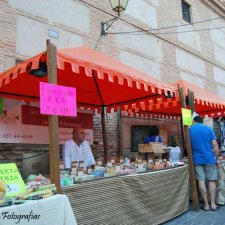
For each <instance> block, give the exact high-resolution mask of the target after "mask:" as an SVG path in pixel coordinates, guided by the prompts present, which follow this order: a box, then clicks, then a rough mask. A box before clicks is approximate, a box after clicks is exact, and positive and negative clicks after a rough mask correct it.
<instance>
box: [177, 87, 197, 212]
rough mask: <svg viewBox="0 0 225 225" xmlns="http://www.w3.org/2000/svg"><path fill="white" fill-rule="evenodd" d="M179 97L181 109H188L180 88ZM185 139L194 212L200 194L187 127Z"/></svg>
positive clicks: (186, 127)
mask: <svg viewBox="0 0 225 225" xmlns="http://www.w3.org/2000/svg"><path fill="white" fill-rule="evenodd" d="M179 96H180V103H181V107H182V108H185V109H186V101H185V96H184V92H183V89H182V88H179ZM184 138H185V146H186V149H187V154H188V168H189V174H190V180H191V188H192V199H193V208H194V210H198V209H199V202H198V192H197V186H196V180H195V171H194V164H193V158H192V149H191V140H190V133H189V127H188V126H187V125H184Z"/></svg>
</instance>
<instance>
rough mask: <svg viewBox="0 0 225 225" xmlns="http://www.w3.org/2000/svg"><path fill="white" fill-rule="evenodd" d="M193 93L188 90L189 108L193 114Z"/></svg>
mask: <svg viewBox="0 0 225 225" xmlns="http://www.w3.org/2000/svg"><path fill="white" fill-rule="evenodd" d="M194 101H195V100H194V92H193V91H190V90H188V102H189V106H190V108H191V112H192V114H193V112H194V111H195V104H194Z"/></svg>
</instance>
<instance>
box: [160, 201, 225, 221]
mask: <svg viewBox="0 0 225 225" xmlns="http://www.w3.org/2000/svg"><path fill="white" fill-rule="evenodd" d="M163 225H225V206H220V208H219V209H218V210H217V211H204V210H202V209H200V210H199V211H193V210H192V205H191V204H190V210H188V211H187V212H185V213H183V214H182V215H180V216H178V217H176V218H174V219H172V220H170V221H168V222H166V223H163Z"/></svg>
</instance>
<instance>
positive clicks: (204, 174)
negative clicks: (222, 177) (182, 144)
mask: <svg viewBox="0 0 225 225" xmlns="http://www.w3.org/2000/svg"><path fill="white" fill-rule="evenodd" d="M190 139H191V147H192V154H193V163H194V167H195V176H196V180H197V182H198V187H199V191H200V193H201V196H202V198H203V201H204V208H203V209H204V210H206V211H209V210H210V209H211V210H212V211H215V210H217V208H218V206H217V205H216V202H215V201H216V180H217V170H216V166H217V165H219V161H218V156H219V147H218V144H217V142H216V135H215V133H214V131H213V129H212V128H210V127H208V126H206V125H204V124H203V118H202V117H201V116H199V115H196V116H195V117H194V118H193V126H192V127H191V128H190ZM206 180H207V181H208V187H209V195H210V204H209V201H208V197H207V188H206Z"/></svg>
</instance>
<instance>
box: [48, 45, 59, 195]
mask: <svg viewBox="0 0 225 225" xmlns="http://www.w3.org/2000/svg"><path fill="white" fill-rule="evenodd" d="M56 54H57V52H56V46H55V45H53V44H51V43H50V41H47V67H48V82H49V83H50V84H57V61H56V57H57V55H56ZM48 122H49V153H50V179H51V182H52V183H54V184H55V185H56V187H57V191H58V192H61V189H60V173H59V142H58V133H59V132H58V116H53V115H50V116H48Z"/></svg>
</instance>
